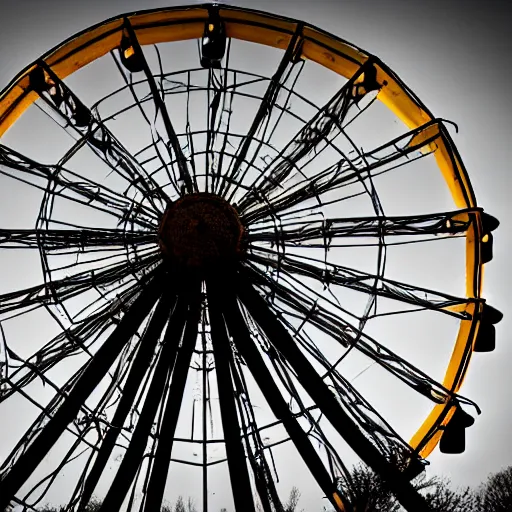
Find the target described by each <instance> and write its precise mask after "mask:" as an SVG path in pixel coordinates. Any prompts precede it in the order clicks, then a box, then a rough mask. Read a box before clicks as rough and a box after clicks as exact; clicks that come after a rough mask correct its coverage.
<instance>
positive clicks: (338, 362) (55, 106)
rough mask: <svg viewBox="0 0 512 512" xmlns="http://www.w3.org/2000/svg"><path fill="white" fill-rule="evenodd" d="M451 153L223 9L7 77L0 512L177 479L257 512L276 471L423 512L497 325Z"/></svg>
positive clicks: (282, 39)
mask: <svg viewBox="0 0 512 512" xmlns="http://www.w3.org/2000/svg"><path fill="white" fill-rule="evenodd" d="M452 129H455V128H454V127H453V126H452V123H450V122H448V121H445V120H443V119H441V118H437V117H435V116H434V115H433V114H432V113H431V112H430V111H429V110H428V109H427V108H426V107H425V105H423V103H422V102H421V101H420V100H419V99H418V98H417V97H416V96H415V94H414V93H413V92H412V91H411V90H410V89H409V88H408V87H407V86H406V85H405V84H404V83H403V82H402V81H401V80H400V79H399V78H398V76H397V75H395V73H394V72H392V71H391V70H390V69H389V68H388V67H387V66H386V65H385V64H384V63H383V62H381V61H380V60H379V59H378V58H377V57H376V56H374V55H370V54H368V53H366V52H364V51H363V50H361V49H360V48H357V47H355V46H354V45H352V44H349V43H347V42H345V41H343V40H341V39H340V38H338V37H336V36H333V35H331V34H328V33H326V32H324V31H322V30H321V29H319V28H316V27H314V26H311V25H309V24H307V23H305V22H300V21H296V20H292V19H288V18H283V17H279V16H275V15H272V14H268V13H262V12H258V11H254V10H249V9H242V8H237V7H231V6H218V5H214V4H211V5H210V4H208V5H197V6H190V7H180V8H166V9H160V10H152V11H141V12H136V13H131V14H126V15H121V16H118V17H116V18H112V19H110V20H107V21H105V22H103V23H101V24H99V25H96V26H94V27H91V28H89V29H87V30H84V31H83V32H81V33H80V34H78V35H75V36H73V37H71V38H70V39H68V40H66V41H64V42H63V43H62V44H60V45H59V46H57V47H56V48H54V49H53V50H51V51H49V52H48V53H46V54H45V55H44V56H43V57H41V58H40V59H38V60H37V61H36V62H34V63H32V64H30V65H29V66H28V67H27V68H26V69H25V70H24V71H22V72H21V73H20V74H19V75H18V76H17V77H16V78H15V79H14V80H13V81H12V82H11V83H10V84H9V85H8V87H7V88H6V89H5V90H4V91H3V93H2V94H1V95H0V137H1V139H0V179H1V182H0V190H1V191H2V192H1V193H2V196H1V199H2V204H3V207H2V209H1V210H0V214H1V215H2V226H1V229H0V257H2V271H3V274H2V279H1V280H0V281H1V282H2V283H3V284H2V288H1V289H0V293H1V295H0V357H1V359H0V365H1V367H0V370H1V373H0V377H1V388H0V417H2V418H9V420H8V421H7V422H4V423H3V424H2V427H1V429H0V434H1V437H2V440H3V441H2V442H3V445H4V446H7V448H8V449H4V450H3V451H2V452H1V453H3V454H4V458H5V460H4V462H3V464H2V466H1V467H0V510H4V509H6V507H7V506H9V504H11V505H19V506H21V507H22V510H37V507H39V506H40V505H41V504H42V503H44V502H45V500H47V499H48V496H51V497H53V499H54V500H55V499H61V500H62V502H61V503H62V505H63V506H64V507H66V510H76V511H80V510H84V507H85V506H86V505H87V504H88V503H89V501H90V500H91V499H92V497H93V495H98V496H101V498H102V500H103V504H102V508H101V510H102V511H107V510H108V511H109V512H115V511H118V510H140V511H143V512H153V511H155V510H159V509H160V507H161V506H162V503H163V501H164V500H165V499H166V496H167V495H168V493H169V492H170V491H169V489H170V488H171V487H173V482H174V483H175V482H177V481H180V480H179V478H181V477H183V478H185V477H184V476H183V475H185V474H186V475H187V477H186V478H187V481H190V482H193V484H191V487H193V488H194V489H195V490H196V491H197V496H196V499H197V503H199V504H200V506H202V510H203V511H207V510H215V509H216V508H214V507H217V501H216V500H217V499H218V496H217V498H216V497H215V496H214V494H215V492H216V489H219V488H221V487H222V486H227V488H229V489H230V492H229V498H226V499H227V500H228V503H229V504H230V505H228V506H232V508H233V510H236V511H242V510H243V511H249V512H250V511H255V510H257V509H258V508H259V509H261V510H263V511H264V512H271V511H278V512H279V511H283V510H284V509H283V499H284V498H283V490H282V487H281V484H280V480H279V478H280V476H281V477H282V475H283V473H290V470H291V469H292V468H293V467H294V465H295V464H297V467H299V466H300V467H301V468H302V469H301V471H303V472H304V473H307V474H308V478H310V479H311V482H313V483H314V484H315V485H316V486H317V488H318V492H320V493H321V494H322V495H323V496H325V497H326V499H327V500H328V501H329V502H330V504H331V506H332V507H334V509H335V510H336V511H347V512H348V511H350V510H352V509H351V504H350V497H349V496H345V495H344V494H343V492H342V489H343V488H344V487H343V486H342V485H340V482H342V481H350V470H349V464H348V463H347V461H348V460H357V459H360V460H362V461H363V462H364V463H365V464H367V465H369V466H370V467H371V468H372V469H373V470H375V471H376V472H378V473H379V474H381V475H382V476H383V477H384V478H385V479H386V480H387V481H388V483H389V486H390V487H391V489H392V490H393V492H394V493H395V494H396V496H397V498H398V499H399V501H400V502H401V503H402V505H403V506H404V507H406V508H407V510H415V511H420V510H427V508H425V507H426V506H425V504H424V503H423V501H422V499H421V497H420V496H419V495H418V494H417V493H416V492H415V491H414V488H413V486H412V485H411V483H410V480H411V479H412V478H414V477H415V476H417V475H418V474H419V473H420V472H421V471H422V470H423V468H424V466H425V464H426V460H425V459H426V457H428V455H429V454H430V453H431V452H432V451H433V450H434V449H435V448H436V446H437V445H438V444H439V448H440V450H441V451H443V452H444V453H461V452H462V451H464V447H465V438H464V431H465V429H466V428H467V427H469V426H471V424H472V423H473V422H474V418H473V416H472V415H471V414H470V413H469V411H471V412H473V411H476V412H479V410H478V407H477V406H476V404H474V403H473V402H471V400H469V399H468V398H464V397H463V396H461V395H460V394H459V391H460V388H461V385H462V383H463V380H464V377H465V375H466V372H467V370H468V365H469V362H470V359H471V357H472V355H473V352H487V351H491V350H493V349H494V346H495V336H496V335H495V324H496V323H498V322H499V321H500V320H501V317H502V314H501V313H500V312H499V311H498V310H496V309H495V308H493V307H492V306H490V305H488V304H487V303H486V301H485V299H484V298H483V296H482V279H483V268H484V265H485V264H486V263H488V262H489V261H491V259H492V245H493V234H492V232H493V231H494V230H495V229H496V228H497V227H498V224H499V223H498V221H497V220H496V219H495V218H494V217H492V216H491V215H489V214H487V213H485V212H484V211H483V209H482V208H481V207H479V206H478V205H477V202H476V199H475V195H474V193H473V190H472V187H471V183H470V180H469V176H468V174H467V172H466V170H465V168H464V166H463V163H462V160H461V158H460V155H459V153H458V152H457V149H456V147H455V145H454V143H453V141H452V138H451V136H450V131H451V130H452ZM4 226H5V227H4ZM2 421H4V420H2ZM294 457H295V458H294ZM294 461H296V462H294ZM187 472H188V473H187ZM180 475H181V476H180ZM308 482H309V481H308ZM308 485H309V484H308ZM175 486H176V485H175ZM217 494H219V493H217Z"/></svg>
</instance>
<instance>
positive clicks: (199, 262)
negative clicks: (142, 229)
mask: <svg viewBox="0 0 512 512" xmlns="http://www.w3.org/2000/svg"><path fill="white" fill-rule="evenodd" d="M243 235H244V228H243V226H242V223H241V222H240V218H239V216H238V213H237V212H236V210H235V209H234V208H233V207H232V206H231V205H230V204H229V203H228V202H227V201H225V200H224V199H222V198H221V197H219V196H216V195H214V194H208V193H198V194H189V195H186V196H184V197H182V198H181V199H179V200H178V201H176V202H174V203H172V204H171V205H170V206H169V207H168V208H167V210H166V212H165V213H164V216H163V218H162V221H161V223H160V226H159V229H158V236H159V244H160V249H161V251H162V253H163V255H164V257H165V258H166V259H168V261H170V262H171V263H173V264H175V265H178V266H180V267H187V268H192V269H196V270H205V269H211V268H212V267H218V266H222V265H226V264H230V263H233V262H234V261H236V260H238V259H239V258H240V257H241V255H242V252H243V250H242V240H243Z"/></svg>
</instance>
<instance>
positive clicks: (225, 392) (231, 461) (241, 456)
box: [206, 280, 256, 512]
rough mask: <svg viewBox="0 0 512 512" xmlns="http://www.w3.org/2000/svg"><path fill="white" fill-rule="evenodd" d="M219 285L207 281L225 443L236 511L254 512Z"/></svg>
mask: <svg viewBox="0 0 512 512" xmlns="http://www.w3.org/2000/svg"><path fill="white" fill-rule="evenodd" d="M220 286H222V285H220V284H219V283H217V282H213V280H209V281H207V283H206V287H207V288H206V292H207V297H208V312H209V315H210V325H211V334H212V345H213V355H214V357H215V372H216V375H217V387H218V391H219V406H220V415H221V418H222V429H223V431H224V440H225V443H226V456H227V459H228V469H229V476H230V480H231V490H232V492H233V500H234V502H235V510H236V511H237V512H255V510H256V509H255V507H254V500H253V497H252V489H251V481H250V478H249V470H248V468H247V462H246V457H245V451H244V447H243V444H242V437H241V430H240V424H239V422H238V415H237V411H236V404H235V396H234V390H233V381H232V378H231V370H230V367H229V360H230V352H231V347H230V345H229V339H228V335H227V332H226V325H225V322H224V318H223V316H222V305H223V304H222V302H223V297H222V294H221V293H219V287H220Z"/></svg>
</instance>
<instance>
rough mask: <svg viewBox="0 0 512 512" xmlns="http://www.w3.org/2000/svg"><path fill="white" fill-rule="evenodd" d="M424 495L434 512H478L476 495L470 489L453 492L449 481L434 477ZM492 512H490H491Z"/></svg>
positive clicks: (428, 483) (428, 482)
mask: <svg viewBox="0 0 512 512" xmlns="http://www.w3.org/2000/svg"><path fill="white" fill-rule="evenodd" d="M425 490H426V492H425V493H424V496H425V499H426V501H427V503H428V504H429V505H430V507H431V509H432V512H477V511H478V508H477V507H478V505H477V503H476V496H475V493H474V492H472V491H471V490H470V488H469V487H466V488H463V489H457V490H453V489H451V488H450V482H449V481H448V480H447V479H443V478H439V477H433V478H431V479H430V480H429V481H427V485H426V487H425ZM489 512H490V511H489Z"/></svg>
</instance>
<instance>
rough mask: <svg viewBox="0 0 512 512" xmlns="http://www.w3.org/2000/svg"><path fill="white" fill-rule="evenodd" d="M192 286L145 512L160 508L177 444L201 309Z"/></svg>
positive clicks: (178, 340) (198, 298)
mask: <svg viewBox="0 0 512 512" xmlns="http://www.w3.org/2000/svg"><path fill="white" fill-rule="evenodd" d="M193 285H194V286H193V289H192V290H190V291H189V292H188V293H187V295H188V297H189V299H188V301H187V302H188V311H186V313H185V314H184V317H185V318H184V320H185V321H186V326H185V332H184V334H183V340H181V335H180V336H179V338H178V339H176V340H173V343H175V342H177V343H179V342H180V341H182V343H181V346H180V347H179V348H178V354H177V356H176V359H175V364H174V368H173V370H172V376H171V383H170V385H169V393H168V397H167V404H166V406H165V412H164V416H163V419H162V425H161V428H160V432H159V433H158V445H157V448H156V451H155V458H154V462H153V467H152V468H151V476H150V478H149V482H148V488H147V493H146V502H145V504H144V512H155V511H158V510H160V507H161V505H162V500H163V496H164V490H165V483H166V481H167V475H168V473H169V465H170V461H171V451H172V447H173V444H174V434H175V432H176V425H177V423H178V418H179V414H180V410H181V403H182V400H183V392H184V390H185V384H186V382H187V376H188V372H189V367H190V360H191V359H192V354H193V352H194V348H195V346H196V341H197V333H198V326H199V318H200V312H201V294H200V288H199V286H198V285H199V283H193Z"/></svg>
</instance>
